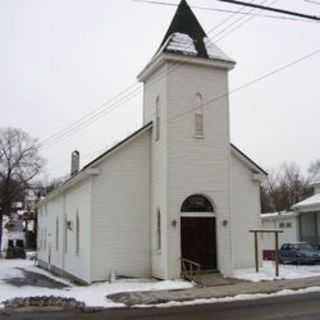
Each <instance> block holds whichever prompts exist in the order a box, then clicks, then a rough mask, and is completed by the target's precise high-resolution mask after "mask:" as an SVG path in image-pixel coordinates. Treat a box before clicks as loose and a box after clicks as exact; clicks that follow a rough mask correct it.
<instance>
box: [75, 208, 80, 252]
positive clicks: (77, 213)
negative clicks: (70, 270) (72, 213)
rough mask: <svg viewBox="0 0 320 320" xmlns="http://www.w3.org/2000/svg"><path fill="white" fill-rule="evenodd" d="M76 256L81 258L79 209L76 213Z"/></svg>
mask: <svg viewBox="0 0 320 320" xmlns="http://www.w3.org/2000/svg"><path fill="white" fill-rule="evenodd" d="M75 229H76V246H75V249H76V256H80V216H79V209H77V211H76V228H75Z"/></svg>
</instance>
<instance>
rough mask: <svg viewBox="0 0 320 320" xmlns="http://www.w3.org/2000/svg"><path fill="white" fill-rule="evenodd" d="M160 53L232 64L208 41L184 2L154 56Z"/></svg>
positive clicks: (181, 3) (229, 59)
mask: <svg viewBox="0 0 320 320" xmlns="http://www.w3.org/2000/svg"><path fill="white" fill-rule="evenodd" d="M162 52H169V53H174V54H180V55H184V56H186V55H187V56H194V57H201V58H206V59H211V60H222V61H226V62H232V63H233V62H234V61H233V60H232V59H231V58H229V57H228V56H227V55H226V54H225V53H224V52H223V51H222V50H220V49H219V48H218V47H217V46H216V45H214V44H213V43H212V42H211V41H210V39H209V38H208V37H207V34H206V32H205V31H204V29H203V28H202V26H201V25H200V23H199V21H198V19H197V17H196V16H195V14H194V13H193V11H192V10H191V8H190V7H189V5H188V3H187V2H186V1H185V0H182V1H181V2H180V4H179V6H178V8H177V11H176V13H175V15H174V18H173V20H172V22H171V24H170V26H169V29H168V31H167V32H166V34H165V36H164V38H163V40H162V42H161V45H160V48H159V49H158V51H157V53H156V56H157V55H159V54H160V53H162Z"/></svg>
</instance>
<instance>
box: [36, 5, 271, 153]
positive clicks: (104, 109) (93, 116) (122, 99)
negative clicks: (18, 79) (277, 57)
mask: <svg viewBox="0 0 320 320" xmlns="http://www.w3.org/2000/svg"><path fill="white" fill-rule="evenodd" d="M266 1H268V0H264V1H263V2H266ZM276 1H277V0H276ZM242 9H243V8H240V9H239V10H238V11H237V12H239V11H241V10H242ZM252 10H255V9H252ZM252 10H251V11H252ZM234 15H235V14H234V13H233V14H231V15H230V17H228V18H232V17H233V16H234ZM228 18H227V19H225V21H223V22H222V23H220V24H218V25H217V26H215V27H214V28H212V29H211V30H210V31H209V32H208V34H209V33H210V32H212V31H214V30H215V29H216V28H217V27H219V26H220V25H223V24H224V23H225V22H226V21H228V20H229V19H228ZM242 18H243V17H240V19H238V20H241V19H242ZM251 18H253V17H249V19H251ZM248 21H249V20H248ZM248 21H246V22H248ZM236 22H237V21H236ZM233 24H234V23H232V24H230V25H229V26H227V28H225V29H224V30H223V31H225V30H227V29H228V28H229V27H230V26H231V25H233ZM239 27H240V26H238V27H237V28H239ZM237 28H234V29H233V30H231V32H233V31H234V30H235V29H237ZM220 33H221V32H220ZM220 33H219V34H220ZM223 38H225V36H222V37H221V38H220V39H219V40H221V39H223ZM176 65H178V64H174V65H173V66H172V69H174V70H175V69H178V67H179V66H177V67H176ZM174 70H172V71H174ZM169 72H171V70H165V75H164V76H166V75H167V74H168V73H169ZM160 76H161V74H160ZM160 76H158V77H157V78H155V79H154V82H157V81H158V80H161V79H163V78H164V77H160ZM139 85H140V84H139V83H136V84H133V85H131V86H129V87H128V88H126V89H125V90H123V91H121V92H120V93H119V94H118V95H116V96H115V97H114V98H113V99H110V100H109V101H108V102H107V103H104V104H102V105H101V106H100V107H99V108H97V109H96V110H94V111H93V112H91V113H88V114H87V115H85V116H83V117H82V118H80V119H79V120H77V121H76V122H74V123H73V124H72V125H71V126H70V127H68V128H66V129H64V130H62V131H60V132H58V133H56V134H54V135H52V136H50V137H48V138H46V139H44V140H43V141H41V145H42V146H43V147H48V146H50V145H52V144H55V143H57V142H60V141H62V140H64V139H66V138H68V137H70V136H71V135H73V134H74V133H75V132H76V131H78V130H81V129H82V128H85V127H87V126H89V125H91V124H92V123H93V122H95V121H96V120H98V119H99V118H100V117H101V116H104V115H106V114H108V113H110V112H112V111H113V110H115V109H116V108H118V107H120V106H122V105H124V104H126V103H127V102H128V101H130V100H131V99H133V98H135V97H136V96H137V95H139V94H140V93H141V91H142V88H141V87H140V86H139ZM137 86H138V87H137ZM131 88H134V89H133V90H132V91H130V89H131ZM123 94H126V95H124V96H123ZM117 98H118V99H117ZM109 102H112V104H111V105H107V104H108V103H109Z"/></svg>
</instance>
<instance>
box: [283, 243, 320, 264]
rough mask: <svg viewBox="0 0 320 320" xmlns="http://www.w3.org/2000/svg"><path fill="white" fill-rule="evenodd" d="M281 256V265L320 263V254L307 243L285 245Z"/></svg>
mask: <svg viewBox="0 0 320 320" xmlns="http://www.w3.org/2000/svg"><path fill="white" fill-rule="evenodd" d="M279 255H280V263H295V264H314V263H316V262H320V252H319V251H318V250H316V249H314V248H313V247H312V246H311V245H310V244H309V243H307V242H295V243H284V244H283V245H282V246H281V248H280V253H279Z"/></svg>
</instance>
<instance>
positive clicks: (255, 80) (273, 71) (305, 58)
mask: <svg viewBox="0 0 320 320" xmlns="http://www.w3.org/2000/svg"><path fill="white" fill-rule="evenodd" d="M319 53H320V49H317V50H314V51H312V52H311V53H308V54H306V55H304V56H302V57H300V58H298V59H296V60H293V61H291V62H289V63H287V64H285V65H282V66H280V67H277V68H275V69H273V70H272V71H269V72H267V73H265V74H264V75H261V76H259V77H257V78H255V79H253V80H251V81H248V82H246V83H244V84H243V85H241V86H239V87H236V88H234V89H232V90H230V91H227V92H225V93H223V94H221V95H219V96H216V97H213V98H211V99H209V100H208V101H207V102H206V103H205V104H204V105H203V106H207V105H208V104H209V103H212V102H214V101H216V100H219V99H221V98H223V97H226V96H231V95H232V94H234V93H236V92H238V91H240V90H243V89H245V88H248V87H250V86H252V85H254V84H256V83H257V82H260V81H262V80H264V79H266V78H269V77H271V76H273V75H275V74H277V73H279V72H282V71H284V70H286V69H288V68H290V67H292V66H294V65H296V64H298V63H300V62H302V61H305V60H307V59H309V58H311V57H313V56H315V55H317V54H319ZM197 108H198V106H197V107H193V108H191V109H189V110H188V111H186V112H183V113H180V114H178V115H176V116H175V117H172V118H171V119H169V121H174V120H176V119H178V118H180V117H183V116H184V115H186V114H188V113H190V112H193V111H195V110H196V109H197Z"/></svg>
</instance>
